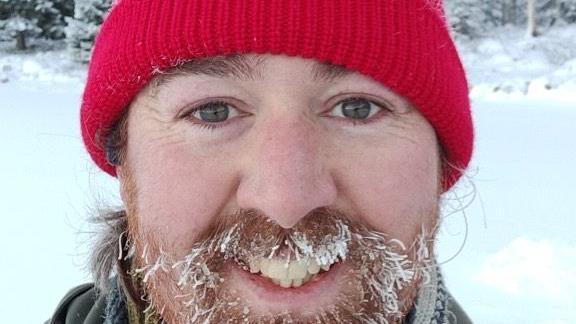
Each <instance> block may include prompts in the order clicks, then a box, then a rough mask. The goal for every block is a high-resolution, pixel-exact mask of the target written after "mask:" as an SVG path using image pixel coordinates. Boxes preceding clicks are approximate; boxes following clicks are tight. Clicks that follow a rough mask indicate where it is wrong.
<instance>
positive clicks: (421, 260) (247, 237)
mask: <svg viewBox="0 0 576 324" xmlns="http://www.w3.org/2000/svg"><path fill="white" fill-rule="evenodd" d="M255 224H256V225H255ZM258 224H262V223H261V222H260V223H259V222H254V221H250V220H248V221H244V222H238V223H236V224H233V225H230V226H227V227H224V229H223V230H221V231H219V232H217V233H216V235H214V236H212V237H210V238H209V239H206V240H202V241H201V242H199V243H197V244H195V245H194V246H193V247H192V248H190V249H189V251H188V252H187V254H186V255H185V256H184V257H181V258H178V259H176V258H174V257H172V256H171V255H170V254H168V253H166V252H164V251H163V249H159V251H154V252H151V251H149V249H147V248H144V249H143V253H142V254H141V255H140V259H141V260H143V263H144V264H145V265H144V266H142V267H141V268H139V269H136V270H135V273H138V274H139V275H140V277H141V278H142V281H143V282H144V285H145V287H146V288H147V289H148V290H150V289H154V287H156V286H159V285H168V286H170V287H169V288H168V290H167V291H169V292H170V293H171V294H172V295H171V296H174V298H172V300H170V302H176V303H178V304H179V305H180V306H179V307H177V308H175V309H177V310H178V314H175V315H174V316H173V317H176V318H177V321H176V322H177V323H221V322H223V321H224V322H229V321H231V322H246V323H268V322H273V323H284V322H285V323H289V322H292V321H295V322H300V320H299V318H298V316H297V315H295V314H288V313H282V314H272V315H266V316H264V315H262V316H260V317H256V315H254V314H251V312H250V308H249V305H247V304H246V303H244V302H243V301H242V300H240V299H239V298H238V297H234V296H232V295H231V294H230V293H229V292H227V291H226V288H225V280H224V279H225V278H226V274H225V270H224V267H223V264H225V263H226V261H232V262H236V263H238V264H240V265H245V262H247V260H249V258H251V257H272V256H277V254H278V253H284V254H283V256H286V255H287V256H288V258H290V257H291V256H294V257H296V258H314V259H316V261H317V262H318V263H319V264H331V263H333V262H336V261H339V260H349V261H350V264H351V265H352V267H353V278H354V279H355V280H353V282H356V287H354V288H356V289H354V292H353V293H350V292H343V295H342V296H341V297H340V298H338V302H337V304H335V305H333V306H331V307H329V309H323V310H320V311H319V312H318V314H316V315H314V316H311V317H310V316H309V318H307V319H306V321H305V322H307V323H334V322H362V323H390V322H395V321H397V320H398V319H400V318H401V317H402V316H403V311H405V309H403V307H404V305H402V304H401V302H400V296H399V294H400V293H401V292H402V291H403V290H404V289H405V288H407V287H410V286H412V285H413V284H414V283H416V282H418V281H419V280H420V281H426V278H427V277H428V275H427V274H428V269H429V267H430V266H432V262H431V255H430V251H429V250H428V245H427V244H426V243H427V241H428V239H429V238H430V237H431V236H430V234H428V233H427V232H426V231H425V229H424V228H422V231H421V233H420V234H419V235H418V237H417V239H416V240H415V242H414V244H413V245H411V246H410V247H408V248H407V247H406V246H405V244H404V243H403V242H401V241H399V240H395V239H389V238H387V237H386V235H384V234H382V233H379V232H375V231H372V230H369V229H367V228H365V227H363V226H360V225H358V224H356V223H351V222H349V221H347V220H346V219H344V218H339V217H334V218H333V219H329V220H328V221H323V222H318V223H315V222H310V223H308V224H304V225H306V226H301V227H298V226H297V227H296V228H294V229H292V230H285V229H280V228H279V227H275V226H274V225H270V224H268V225H267V226H268V228H265V229H260V225H258ZM278 251H282V252H278ZM286 251H288V252H289V253H287V254H286ZM408 255H412V258H410V257H409V256H408ZM152 256H153V257H152ZM354 294H358V296H355V295H354ZM151 302H152V301H151ZM155 302H156V303H160V301H155ZM164 302H165V303H166V301H164ZM150 305H154V304H153V303H150ZM166 306H167V305H165V304H164V305H162V307H161V309H160V310H157V309H154V307H155V306H151V309H153V310H154V311H156V312H157V313H158V314H159V315H162V313H163V311H164V307H166Z"/></svg>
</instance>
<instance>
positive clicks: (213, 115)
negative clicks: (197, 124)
mask: <svg viewBox="0 0 576 324" xmlns="http://www.w3.org/2000/svg"><path fill="white" fill-rule="evenodd" d="M234 113H235V110H234V109H233V108H232V109H231V108H230V105H229V104H228V103H225V102H219V101H214V102H209V103H207V104H204V105H201V106H199V107H197V108H195V109H194V110H193V111H192V112H191V113H190V115H191V116H192V117H194V118H196V119H198V120H199V121H202V122H205V123H222V122H225V121H226V120H228V119H229V118H230V117H233V115H234Z"/></svg>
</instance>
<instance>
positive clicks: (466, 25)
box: [445, 0, 489, 37]
mask: <svg viewBox="0 0 576 324" xmlns="http://www.w3.org/2000/svg"><path fill="white" fill-rule="evenodd" d="M445 7H446V14H447V16H448V23H449V24H450V27H451V28H452V30H453V31H454V32H455V33H457V34H461V35H467V36H471V37H474V36H478V35H481V34H483V33H484V32H485V31H486V29H487V27H488V18H489V16H488V15H487V11H486V8H485V7H486V6H485V4H484V2H481V1H478V0H451V1H446V2H445Z"/></svg>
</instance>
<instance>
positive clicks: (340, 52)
mask: <svg viewBox="0 0 576 324" xmlns="http://www.w3.org/2000/svg"><path fill="white" fill-rule="evenodd" d="M440 6H441V4H440V3H439V1H432V0H386V1H384V0H362V1H360V0H358V1H353V0H329V1H323V0H274V1H272V0H250V1H245V0H244V1H242V0H188V1H178V0H123V1H121V2H120V3H119V4H117V5H116V6H115V7H114V8H113V10H112V11H111V13H110V14H109V16H108V17H107V19H106V21H105V22H104V24H103V26H102V29H101V31H100V34H99V36H98V38H97V40H96V44H95V48H94V51H93V54H92V58H91V62H90V67H89V73H88V79H87V84H86V88H85V91H84V96H83V102H82V107H81V128H82V136H83V139H84V143H85V145H86V148H87V150H88V152H89V153H90V155H91V157H92V158H93V160H94V161H95V162H96V164H97V165H98V166H99V167H100V168H102V169H103V170H104V171H106V172H107V173H109V174H111V175H115V168H114V167H113V166H111V165H109V164H108V163H107V162H106V159H105V154H104V150H103V147H102V143H103V137H104V136H106V135H107V132H108V131H109V130H110V127H111V126H112V124H113V123H114V121H115V120H116V119H117V118H118V117H119V116H120V115H121V113H122V111H123V110H124V109H126V108H127V107H128V106H129V104H130V102H131V101H132V100H133V98H134V97H135V96H136V94H137V93H138V92H139V91H140V90H141V89H142V88H143V87H145V86H146V84H147V83H148V82H149V81H150V80H151V78H153V76H154V71H157V70H163V69H167V68H170V67H173V66H175V65H178V64H180V63H182V62H184V61H187V60H191V59H194V58H200V57H210V56H216V55H226V54H242V53H255V54H265V53H268V54H285V55H289V56H300V57H303V58H312V59H316V60H318V61H325V62H330V63H332V64H336V65H342V66H344V67H346V68H348V69H351V70H355V71H358V72H360V73H362V74H365V75H367V76H370V77H371V78H373V79H374V80H376V81H378V82H380V83H381V84H383V85H385V86H386V87H388V88H389V89H391V90H393V91H394V92H396V93H397V94H399V95H400V96H402V97H404V98H406V99H407V100H408V101H410V102H411V103H412V104H413V105H414V106H415V107H417V109H418V110H419V111H420V112H421V113H422V115H423V116H424V117H425V118H426V119H427V120H428V121H429V122H430V124H431V125H432V126H433V127H434V129H435V131H436V134H437V136H438V139H439V141H440V143H441V145H442V148H443V151H444V152H445V155H446V159H447V161H448V162H449V165H451V167H449V168H446V171H445V172H444V177H443V187H444V190H447V189H449V188H450V187H451V186H452V185H453V184H454V183H455V182H456V181H457V180H458V178H459V177H460V176H461V170H463V169H465V168H466V166H467V165H468V162H469V160H470V157H471V154H472V139H473V129H472V121H471V116H470V106H469V100H468V87H467V82H466V78H465V74H464V71H463V68H462V65H461V62H460V59H459V57H458V54H457V52H456V49H455V47H454V44H453V42H452V40H451V39H450V36H449V33H448V30H447V27H446V22H445V20H444V17H443V16H442V11H441V10H440V9H439V8H440Z"/></svg>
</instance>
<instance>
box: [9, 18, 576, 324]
mask: <svg viewBox="0 0 576 324" xmlns="http://www.w3.org/2000/svg"><path fill="white" fill-rule="evenodd" d="M519 33H520V32H519V31H510V32H509V33H508V34H507V33H506V32H505V31H503V33H502V35H507V36H501V38H494V39H489V40H484V41H475V42H463V43H462V52H463V53H464V54H465V63H466V65H467V68H468V69H469V71H470V77H471V83H472V84H473V85H474V86H473V89H472V97H473V109H474V117H475V122H476V127H477V128H476V132H477V134H476V151H475V156H474V159H473V162H472V166H471V169H470V172H469V174H468V178H467V179H465V180H464V181H463V182H461V183H460V185H459V188H458V191H457V193H454V194H450V195H449V197H447V204H448V205H449V207H451V208H447V210H448V209H453V208H457V207H458V205H459V204H462V205H468V207H467V208H466V209H464V211H458V212H455V213H453V214H451V215H450V216H446V217H445V219H444V226H443V228H442V230H441V235H440V237H439V245H438V247H439V251H438V254H439V259H440V261H441V262H445V264H444V265H443V269H444V274H445V277H446V281H447V283H448V286H449V288H450V290H451V292H452V293H453V294H454V295H455V296H456V297H457V299H458V300H459V301H460V303H461V304H462V305H463V307H464V309H466V310H467V312H468V313H469V315H470V316H471V317H472V319H473V320H474V322H475V323H508V324H510V323H512V324H516V323H549V324H552V323H555V324H556V323H558V324H559V323H575V320H574V318H573V317H574V315H575V312H576V311H575V310H576V235H574V233H573V232H574V228H576V213H575V212H574V209H575V208H574V194H575V193H576V190H575V189H574V183H576V171H575V170H574V166H575V165H576V144H575V142H576V44H575V40H573V39H570V37H569V35H576V30H575V29H571V30H570V29H566V30H559V31H558V33H553V34H552V35H551V36H545V38H543V39H540V40H536V41H534V40H523V39H522V36H521V35H520V34H519ZM546 37H548V38H546ZM572 38H573V36H572ZM511 39H518V40H517V41H514V43H513V44H512V43H511V42H512V41H511ZM570 42H572V43H570ZM66 60H67V59H66V57H65V55H64V54H63V53H62V52H53V53H46V54H42V53H36V54H25V55H15V54H13V53H7V52H5V51H4V52H3V51H0V147H1V152H2V153H1V154H2V155H1V156H2V158H1V159H0V203H1V204H2V206H3V208H2V209H3V210H4V212H3V215H2V223H1V224H2V226H0V246H1V253H2V261H1V267H0V271H1V274H0V283H1V287H2V288H3V289H2V290H3V292H2V293H1V294H0V305H2V306H1V307H0V309H2V310H3V312H2V314H3V318H2V320H1V322H2V323H41V322H43V321H44V320H46V319H47V318H48V317H49V316H50V314H51V312H52V311H53V309H54V307H55V306H56V304H57V302H58V301H59V299H60V298H61V297H62V296H63V294H64V293H65V292H66V291H67V290H68V289H69V288H71V287H72V286H74V285H77V284H79V283H82V282H86V281H88V280H89V278H88V276H87V275H86V271H85V269H84V268H83V265H84V263H85V257H86V251H87V250H88V246H89V243H90V240H91V238H92V236H91V234H90V226H89V225H88V224H87V223H86V217H87V214H88V212H89V211H90V210H91V209H92V208H93V207H95V206H97V205H98V204H101V203H110V204H117V203H118V198H117V195H116V191H117V185H116V183H115V182H114V181H113V180H112V179H109V178H108V177H106V176H104V175H102V174H101V172H100V171H99V170H98V169H97V168H96V167H95V166H93V165H92V163H91V161H90V160H89V158H88V156H87V155H86V153H85V152H84V149H83V146H82V143H81V140H80V135H79V129H78V116H77V115H78V113H77V110H78V103H79V98H80V95H81V91H82V80H83V75H84V71H83V69H82V68H81V67H78V66H75V65H72V64H69V63H63V62H66ZM472 185H474V186H475V192H476V195H475V197H474V198H473V199H472V197H471V196H470V195H468V194H469V193H471V192H473V189H472ZM455 197H459V199H456V198H455ZM461 248H462V249H461ZM460 249H461V251H460Z"/></svg>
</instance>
